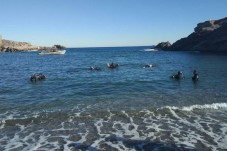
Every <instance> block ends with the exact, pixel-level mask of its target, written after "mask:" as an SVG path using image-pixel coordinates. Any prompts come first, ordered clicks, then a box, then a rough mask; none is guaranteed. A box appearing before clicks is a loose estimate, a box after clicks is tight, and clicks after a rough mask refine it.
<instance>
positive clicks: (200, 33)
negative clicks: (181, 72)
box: [156, 17, 227, 52]
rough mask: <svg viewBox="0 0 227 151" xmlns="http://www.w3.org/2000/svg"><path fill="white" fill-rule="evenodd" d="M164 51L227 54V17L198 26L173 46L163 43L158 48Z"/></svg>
mask: <svg viewBox="0 0 227 151" xmlns="http://www.w3.org/2000/svg"><path fill="white" fill-rule="evenodd" d="M156 48H157V49H162V50H176V51H177V50H180V51H204V52H227V17H226V18H223V19H219V20H209V21H205V22H203V23H199V24H197V26H196V27H195V28H194V32H193V33H191V34H190V35H189V36H188V37H186V38H182V39H180V40H178V41H176V42H175V43H173V44H172V45H171V44H170V43H169V42H162V43H159V44H158V45H157V46H156Z"/></svg>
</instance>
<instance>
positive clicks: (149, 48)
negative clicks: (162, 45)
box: [144, 48, 158, 51]
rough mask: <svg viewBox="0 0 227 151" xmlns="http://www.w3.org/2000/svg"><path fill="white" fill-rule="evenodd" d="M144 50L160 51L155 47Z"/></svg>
mask: <svg viewBox="0 0 227 151" xmlns="http://www.w3.org/2000/svg"><path fill="white" fill-rule="evenodd" d="M144 51H158V50H157V49H154V48H148V49H144Z"/></svg>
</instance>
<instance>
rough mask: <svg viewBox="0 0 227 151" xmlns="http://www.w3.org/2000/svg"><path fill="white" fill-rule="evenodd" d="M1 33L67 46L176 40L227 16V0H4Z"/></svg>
mask: <svg viewBox="0 0 227 151" xmlns="http://www.w3.org/2000/svg"><path fill="white" fill-rule="evenodd" d="M0 6H1V9H0V18H1V22H0V34H1V35H2V36H3V38H4V39H11V40H17V41H27V42H30V43H32V44H34V45H43V46H52V45H54V44H62V45H65V46H67V47H98V46H104V47H105V46H136V45H153V44H157V43H158V42H161V41H170V42H171V43H172V42H175V41H176V40H178V39H180V38H183V37H186V36H188V35H189V34H190V33H191V32H193V29H194V27H195V26H196V24H197V23H199V22H203V21H206V20H209V19H220V18H224V17H227V0H0Z"/></svg>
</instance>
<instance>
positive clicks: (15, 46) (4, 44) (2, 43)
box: [0, 39, 65, 52]
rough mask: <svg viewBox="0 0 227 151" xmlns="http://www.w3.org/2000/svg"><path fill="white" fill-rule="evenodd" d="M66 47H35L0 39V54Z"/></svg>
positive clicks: (25, 43) (26, 43)
mask: <svg viewBox="0 0 227 151" xmlns="http://www.w3.org/2000/svg"><path fill="white" fill-rule="evenodd" d="M63 48H65V47H64V46H61V45H54V46H53V47H45V46H34V45H32V44H30V43H28V42H18V41H13V40H5V39H0V52H17V51H28V50H57V49H63Z"/></svg>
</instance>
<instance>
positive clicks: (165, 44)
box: [155, 41, 171, 50]
mask: <svg viewBox="0 0 227 151" xmlns="http://www.w3.org/2000/svg"><path fill="white" fill-rule="evenodd" d="M170 47H171V44H170V42H168V41H167V42H160V43H159V44H157V45H156V46H155V49H161V50H168V49H169V48H170Z"/></svg>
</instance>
